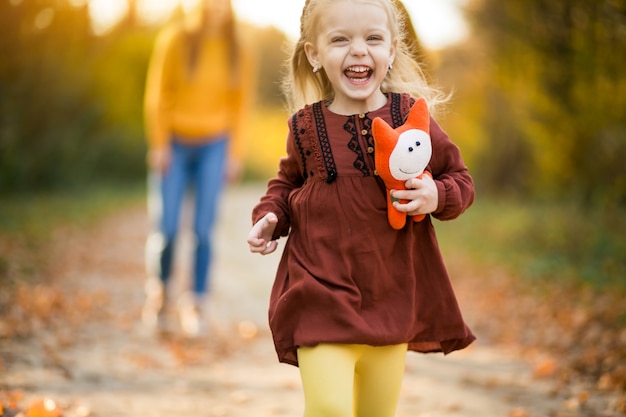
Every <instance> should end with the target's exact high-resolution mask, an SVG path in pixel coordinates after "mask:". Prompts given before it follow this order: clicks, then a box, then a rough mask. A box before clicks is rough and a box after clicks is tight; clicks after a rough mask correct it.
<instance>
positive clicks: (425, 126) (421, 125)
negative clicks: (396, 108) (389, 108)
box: [405, 98, 430, 133]
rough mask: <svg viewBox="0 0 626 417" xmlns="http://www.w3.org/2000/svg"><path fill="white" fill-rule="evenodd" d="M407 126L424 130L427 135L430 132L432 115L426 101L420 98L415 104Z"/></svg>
mask: <svg viewBox="0 0 626 417" xmlns="http://www.w3.org/2000/svg"><path fill="white" fill-rule="evenodd" d="M405 125H406V126H410V127H411V128H413V129H420V130H423V131H424V132H426V133H429V132H430V114H429V113H428V104H426V100H424V99H423V98H420V99H419V100H417V101H416V102H415V104H413V107H411V111H410V112H409V117H408V119H407V121H406V123H405Z"/></svg>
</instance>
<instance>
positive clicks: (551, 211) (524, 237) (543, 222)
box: [436, 199, 626, 291]
mask: <svg viewBox="0 0 626 417" xmlns="http://www.w3.org/2000/svg"><path fill="white" fill-rule="evenodd" d="M625 214H626V213H624V210H623V209H619V208H613V209H607V208H604V209H602V208H596V209H589V210H583V209H582V208H580V207H577V206H573V205H569V204H567V203H538V202H530V203H529V202H525V203H524V204H522V203H520V202H517V201H501V200H495V199H482V200H479V201H477V202H476V203H475V205H474V206H472V207H471V208H470V209H469V210H468V211H467V212H466V213H465V214H463V215H462V216H461V217H460V218H458V219H456V220H454V221H452V222H442V223H437V224H436V227H437V232H438V234H439V236H440V239H441V242H442V246H443V247H445V248H449V249H451V250H452V249H453V250H464V251H466V252H467V253H468V254H469V255H470V256H471V257H472V258H473V259H475V260H476V261H477V262H485V263H487V264H489V263H494V264H497V265H500V266H504V267H505V268H508V269H510V270H512V271H515V275H516V276H519V277H521V278H523V279H525V280H528V281H530V282H531V283H533V284H537V283H540V282H542V281H549V282H554V283H556V284H566V285H579V286H585V287H590V288H593V289H597V290H606V289H609V288H611V289H613V288H615V289H618V290H620V291H626V258H625V257H624V253H626V239H624V236H626V216H625Z"/></svg>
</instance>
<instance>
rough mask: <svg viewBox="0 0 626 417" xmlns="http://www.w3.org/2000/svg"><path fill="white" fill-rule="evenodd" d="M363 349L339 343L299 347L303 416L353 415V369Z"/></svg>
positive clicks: (330, 416) (342, 416)
mask: <svg viewBox="0 0 626 417" xmlns="http://www.w3.org/2000/svg"><path fill="white" fill-rule="evenodd" d="M362 350H363V346H360V345H342V344H320V345H317V346H314V347H301V348H299V349H298V364H299V368H300V377H301V379H302V387H303V389H304V417H352V411H353V398H354V368H355V365H356V362H357V361H358V359H359V357H360V356H361V354H362Z"/></svg>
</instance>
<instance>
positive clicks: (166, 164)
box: [147, 146, 172, 175]
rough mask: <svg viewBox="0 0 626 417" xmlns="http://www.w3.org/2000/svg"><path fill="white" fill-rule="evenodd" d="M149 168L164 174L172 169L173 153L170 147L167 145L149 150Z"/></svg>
mask: <svg viewBox="0 0 626 417" xmlns="http://www.w3.org/2000/svg"><path fill="white" fill-rule="evenodd" d="M147 162H148V168H150V169H151V170H153V171H156V172H158V173H160V174H162V175H164V174H166V173H167V171H168V170H169V169H170V164H171V162H172V154H171V151H170V148H169V147H167V146H164V147H161V148H154V149H150V150H149V151H148V157H147Z"/></svg>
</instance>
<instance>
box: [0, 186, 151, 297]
mask: <svg viewBox="0 0 626 417" xmlns="http://www.w3.org/2000/svg"><path fill="white" fill-rule="evenodd" d="M144 198H145V190H144V186H143V184H139V183H136V184H129V185H123V186H122V185H103V184H100V185H97V186H93V187H90V188H82V189H72V190H69V189H68V190H62V191H56V192H46V193H35V194H27V193H22V194H20V195H13V196H3V200H2V204H0V287H1V286H5V285H7V284H10V283H15V282H19V281H25V280H31V279H33V278H34V277H35V276H36V275H37V273H38V271H39V270H40V268H41V265H42V264H43V263H44V262H46V259H45V253H44V252H45V247H46V245H47V244H49V242H50V240H51V239H52V235H53V232H54V231H55V230H58V229H59V228H61V227H69V228H84V227H89V226H90V225H91V224H93V223H94V222H95V221H97V220H98V219H101V218H102V217H104V216H105V215H107V214H109V213H111V212H113V211H115V210H119V209H121V208H123V207H124V206H128V205H130V204H137V203H139V202H140V201H141V200H142V199H144Z"/></svg>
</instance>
